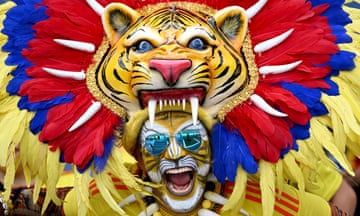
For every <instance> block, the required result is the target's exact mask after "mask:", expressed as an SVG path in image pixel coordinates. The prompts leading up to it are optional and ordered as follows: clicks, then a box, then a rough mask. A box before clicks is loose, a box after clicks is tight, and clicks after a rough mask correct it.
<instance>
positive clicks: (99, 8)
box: [86, 0, 104, 16]
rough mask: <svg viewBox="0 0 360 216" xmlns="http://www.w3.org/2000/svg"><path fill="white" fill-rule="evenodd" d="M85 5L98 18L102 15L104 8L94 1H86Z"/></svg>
mask: <svg viewBox="0 0 360 216" xmlns="http://www.w3.org/2000/svg"><path fill="white" fill-rule="evenodd" d="M86 3H88V5H89V6H90V7H91V8H92V9H93V10H94V11H95V12H96V13H97V14H99V15H100V16H102V15H103V13H104V7H103V6H102V5H101V4H99V3H98V2H97V1H96V0H86Z"/></svg>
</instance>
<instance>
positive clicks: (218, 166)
mask: <svg viewBox="0 0 360 216" xmlns="http://www.w3.org/2000/svg"><path fill="white" fill-rule="evenodd" d="M224 130H226V128H225V127H224V126H223V125H222V124H220V123H218V124H215V125H214V127H213V129H212V134H211V148H212V152H211V153H212V157H213V172H214V175H215V176H216V178H217V180H218V181H220V182H222V183H224V182H225V178H226V174H225V172H224V167H225V166H226V165H225V164H224V161H223V159H222V156H223V152H224V151H225V150H226V149H224V148H225V145H223V143H226V133H225V132H224Z"/></svg>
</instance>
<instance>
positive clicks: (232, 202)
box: [221, 166, 247, 215]
mask: <svg viewBox="0 0 360 216" xmlns="http://www.w3.org/2000/svg"><path fill="white" fill-rule="evenodd" d="M246 182H247V173H246V172H245V171H244V170H243V169H242V168H241V166H238V168H237V171H236V178H235V186H234V189H233V192H232V194H231V196H230V197H229V200H228V202H227V203H226V204H225V205H224V206H223V208H222V209H221V211H222V212H226V211H231V215H237V214H238V213H239V212H240V209H241V207H242V205H243V203H244V198H245V191H246Z"/></svg>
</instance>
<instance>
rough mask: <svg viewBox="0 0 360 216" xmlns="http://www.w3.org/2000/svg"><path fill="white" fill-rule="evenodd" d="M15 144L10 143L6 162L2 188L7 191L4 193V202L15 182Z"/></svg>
mask: <svg viewBox="0 0 360 216" xmlns="http://www.w3.org/2000/svg"><path fill="white" fill-rule="evenodd" d="M15 146H16V144H15V143H11V145H10V146H9V151H8V155H7V161H6V174H5V177H4V187H5V188H6V189H7V190H5V192H4V198H5V200H8V199H9V197H10V194H11V188H12V184H13V183H14V180H15V173H16V166H15Z"/></svg>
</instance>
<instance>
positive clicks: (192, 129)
mask: <svg viewBox="0 0 360 216" xmlns="http://www.w3.org/2000/svg"><path fill="white" fill-rule="evenodd" d="M139 141H140V145H141V152H142V161H143V163H144V164H143V165H144V167H145V170H146V172H147V174H148V176H149V178H150V179H151V181H152V182H155V183H161V184H162V185H163V186H162V187H160V188H159V189H154V190H155V191H154V193H155V194H157V195H158V196H159V197H161V198H162V200H163V201H164V202H165V203H166V204H167V205H168V206H169V207H170V209H171V210H172V211H175V212H179V213H181V212H189V211H191V210H193V209H194V208H196V207H197V206H198V204H200V201H201V200H202V195H203V192H204V190H205V183H206V180H207V175H208V173H209V169H210V161H211V154H210V144H209V140H208V134H207V130H206V128H205V127H204V125H203V124H201V122H199V121H198V122H197V123H196V124H195V125H194V124H193V122H192V117H191V115H190V114H188V113H183V112H164V113H159V114H157V115H156V118H155V122H154V124H153V125H150V122H149V121H147V122H145V124H144V125H143V127H142V129H141V134H140V138H139Z"/></svg>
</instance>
